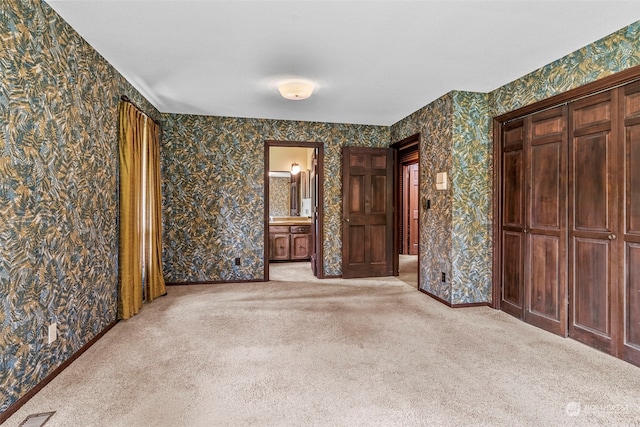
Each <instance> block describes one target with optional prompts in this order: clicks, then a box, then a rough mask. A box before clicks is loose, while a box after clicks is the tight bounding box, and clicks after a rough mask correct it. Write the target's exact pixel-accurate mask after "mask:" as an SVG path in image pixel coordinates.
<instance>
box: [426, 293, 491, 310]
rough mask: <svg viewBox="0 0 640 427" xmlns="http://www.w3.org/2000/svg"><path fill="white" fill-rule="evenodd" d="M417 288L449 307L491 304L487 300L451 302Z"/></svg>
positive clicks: (489, 305)
mask: <svg viewBox="0 0 640 427" xmlns="http://www.w3.org/2000/svg"><path fill="white" fill-rule="evenodd" d="M418 290H419V291H420V292H422V293H423V294H427V295H429V296H430V297H431V298H433V299H434V300H436V301H438V302H441V303H442V304H444V305H446V306H448V307H451V308H465V307H485V306H486V307H491V304H490V303H488V302H467V303H464V304H451V303H450V302H449V301H446V300H443V299H442V298H440V297H438V296H436V295H434V294H432V293H431V292H429V291H425V290H424V289H421V288H418Z"/></svg>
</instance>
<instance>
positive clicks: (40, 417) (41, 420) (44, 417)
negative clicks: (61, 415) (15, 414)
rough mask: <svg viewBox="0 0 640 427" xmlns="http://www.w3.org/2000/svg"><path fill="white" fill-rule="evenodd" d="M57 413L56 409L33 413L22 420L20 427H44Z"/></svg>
mask: <svg viewBox="0 0 640 427" xmlns="http://www.w3.org/2000/svg"><path fill="white" fill-rule="evenodd" d="M55 413H56V411H52V412H42V413H40V414H31V415H29V416H28V417H27V418H25V420H24V421H23V422H21V423H20V425H19V426H18V427H42V426H43V425H45V424H46V422H47V421H49V418H51V417H52V416H53V414H55Z"/></svg>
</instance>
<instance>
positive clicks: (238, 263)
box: [235, 257, 240, 265]
mask: <svg viewBox="0 0 640 427" xmlns="http://www.w3.org/2000/svg"><path fill="white" fill-rule="evenodd" d="M235 262H236V265H240V258H239V257H238V258H236V261H235Z"/></svg>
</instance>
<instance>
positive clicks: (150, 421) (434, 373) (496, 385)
mask: <svg viewBox="0 0 640 427" xmlns="http://www.w3.org/2000/svg"><path fill="white" fill-rule="evenodd" d="M305 265H306V267H308V263H304V264H300V265H293V266H289V265H281V266H272V268H271V277H272V279H274V280H272V281H271V282H268V283H244V284H225V285H209V286H207V285H198V286H182V287H170V288H169V290H168V296H166V297H163V298H160V299H158V300H156V301H154V302H153V303H152V304H150V305H147V306H145V307H144V309H143V310H142V312H141V314H139V315H138V316H136V317H134V318H133V319H131V320H129V321H126V322H121V323H119V324H118V325H116V327H115V328H114V329H112V330H111V331H110V332H109V333H107V334H106V335H105V336H104V337H103V338H102V339H101V340H99V341H98V342H97V343H96V344H95V345H94V346H93V347H92V348H90V349H89V350H88V351H87V352H86V353H85V354H83V355H82V356H81V357H80V358H79V359H78V360H77V361H75V362H74V363H73V364H72V365H71V366H70V367H69V368H68V369H67V370H65V371H64V372H63V373H62V374H61V375H59V376H58V377H57V378H56V379H54V380H53V381H52V382H51V383H50V384H49V385H48V386H46V387H45V388H44V389H43V390H42V391H41V392H40V393H38V394H37V395H36V396H35V397H34V398H33V399H32V400H31V401H29V402H28V403H27V404H26V405H25V406H23V407H22V408H21V409H20V410H19V411H18V412H17V413H16V414H14V416H13V417H11V418H10V419H9V420H8V421H7V422H6V424H5V425H7V426H17V425H18V424H19V423H20V422H21V421H22V420H23V419H24V418H25V417H26V416H27V415H28V414H31V413H36V412H45V411H51V410H55V411H57V412H56V414H55V415H54V416H53V417H52V418H51V420H50V421H49V422H48V423H47V425H46V426H47V427H53V426H65V427H68V426H247V425H251V426H431V425H443V426H454V425H460V426H467V425H504V426H524V425H531V426H544V425H580V426H582V425H585V426H586V425H606V426H611V425H631V424H635V425H637V423H638V420H640V368H638V367H635V366H632V365H630V364H628V363H625V362H623V361H621V360H618V359H615V358H613V357H611V356H608V355H606V354H603V353H600V352H598V351H596V350H593V349H591V348H589V347H586V346H584V345H582V344H580V343H578V342H576V341H573V340H570V339H562V338H559V337H556V336H554V335H552V334H550V333H547V332H544V331H542V330H540V329H537V328H535V327H532V326H529V325H526V324H525V323H523V322H520V321H517V320H515V319H513V318H512V317H510V316H508V315H506V314H504V313H502V312H499V311H495V310H492V309H490V308H486V307H479V308H466V309H450V308H448V307H446V306H444V305H442V304H440V303H438V302H436V301H434V300H433V299H431V298H430V297H428V296H426V295H424V294H422V293H420V292H419V291H417V290H416V289H415V288H414V287H412V286H409V285H407V284H405V283H404V282H402V281H400V280H398V279H396V278H380V279H371V280H350V281H346V280H340V279H330V280H325V281H317V280H316V279H313V278H311V277H310V273H307V271H308V270H307V269H305ZM297 270H299V271H297ZM305 275H306V276H305ZM301 277H305V280H304V281H301V280H300V278H301ZM296 278H297V280H296V281H291V280H292V279H296ZM285 280H289V281H285ZM3 427H4V426H3Z"/></svg>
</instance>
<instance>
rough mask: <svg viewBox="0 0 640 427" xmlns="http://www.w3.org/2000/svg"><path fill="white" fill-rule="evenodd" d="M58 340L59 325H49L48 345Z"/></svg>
mask: <svg viewBox="0 0 640 427" xmlns="http://www.w3.org/2000/svg"><path fill="white" fill-rule="evenodd" d="M57 339H58V324H57V323H52V324H50V325H49V342H48V344H51V343H52V342H54V341H55V340H57Z"/></svg>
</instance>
